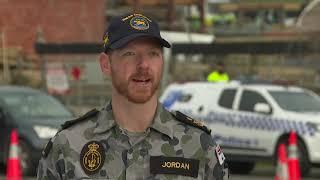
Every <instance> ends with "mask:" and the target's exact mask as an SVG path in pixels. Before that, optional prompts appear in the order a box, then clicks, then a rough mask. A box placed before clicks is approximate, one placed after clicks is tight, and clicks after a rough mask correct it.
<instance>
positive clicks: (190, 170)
mask: <svg viewBox="0 0 320 180" xmlns="http://www.w3.org/2000/svg"><path fill="white" fill-rule="evenodd" d="M198 171H199V160H196V159H188V158H182V157H164V156H151V157H150V173H151V174H176V175H181V176H190V177H195V178H196V177H198Z"/></svg>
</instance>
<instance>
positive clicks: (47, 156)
mask: <svg viewBox="0 0 320 180" xmlns="http://www.w3.org/2000/svg"><path fill="white" fill-rule="evenodd" d="M58 139H59V138H58V137H57V136H56V137H54V138H53V139H52V140H51V139H50V141H49V142H48V144H47V145H46V147H45V149H44V150H43V152H42V158H41V159H40V161H39V166H38V172H37V180H63V179H65V178H64V176H63V172H64V166H63V165H62V164H63V163H61V161H64V160H63V159H64V157H63V154H62V151H61V150H60V146H59V140H58Z"/></svg>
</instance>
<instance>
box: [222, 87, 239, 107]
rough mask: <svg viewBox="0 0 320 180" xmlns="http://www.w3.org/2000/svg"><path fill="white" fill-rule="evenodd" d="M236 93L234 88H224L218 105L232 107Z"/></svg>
mask: <svg viewBox="0 0 320 180" xmlns="http://www.w3.org/2000/svg"><path fill="white" fill-rule="evenodd" d="M235 95H236V90H235V89H225V90H224V91H223V92H222V94H221V96H220V99H219V102H218V103H219V105H220V106H222V107H225V108H229V109H231V108H232V104H233V100H234V97H235Z"/></svg>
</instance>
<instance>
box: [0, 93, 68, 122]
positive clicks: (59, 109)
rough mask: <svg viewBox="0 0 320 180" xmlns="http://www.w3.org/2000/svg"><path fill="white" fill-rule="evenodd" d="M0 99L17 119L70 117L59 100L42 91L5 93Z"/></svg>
mask: <svg viewBox="0 0 320 180" xmlns="http://www.w3.org/2000/svg"><path fill="white" fill-rule="evenodd" d="M1 99H2V101H3V102H4V103H5V104H6V106H7V107H8V110H9V111H10V112H12V113H11V114H12V115H13V116H14V117H17V118H19V119H21V118H27V119H28V118H59V117H72V114H71V113H70V112H69V111H68V110H67V109H66V108H65V107H64V106H63V105H62V104H61V103H60V102H59V101H57V100H56V99H54V98H53V97H51V96H48V95H46V94H43V93H33V92H24V93H6V94H5V95H3V96H2V97H1Z"/></svg>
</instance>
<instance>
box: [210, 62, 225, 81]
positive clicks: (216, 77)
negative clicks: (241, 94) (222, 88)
mask: <svg viewBox="0 0 320 180" xmlns="http://www.w3.org/2000/svg"><path fill="white" fill-rule="evenodd" d="M207 81H208V82H228V81H229V75H228V74H227V72H226V71H225V67H224V64H223V62H218V63H217V64H216V70H214V71H212V72H211V73H210V74H209V75H208V77H207Z"/></svg>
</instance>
